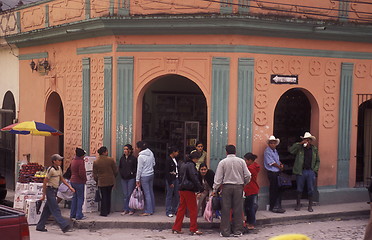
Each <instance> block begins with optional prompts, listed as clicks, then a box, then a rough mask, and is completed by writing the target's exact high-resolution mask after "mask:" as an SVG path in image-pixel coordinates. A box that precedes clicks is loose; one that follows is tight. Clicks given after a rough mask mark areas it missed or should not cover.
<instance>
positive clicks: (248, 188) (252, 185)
mask: <svg viewBox="0 0 372 240" xmlns="http://www.w3.org/2000/svg"><path fill="white" fill-rule="evenodd" d="M248 170H249V171H250V172H251V174H252V176H251V181H250V182H249V183H248V184H247V185H245V186H244V193H245V196H249V195H253V194H258V192H259V190H260V186H258V183H257V175H258V172H259V171H260V165H258V164H257V163H256V162H253V163H252V164H251V165H250V166H248Z"/></svg>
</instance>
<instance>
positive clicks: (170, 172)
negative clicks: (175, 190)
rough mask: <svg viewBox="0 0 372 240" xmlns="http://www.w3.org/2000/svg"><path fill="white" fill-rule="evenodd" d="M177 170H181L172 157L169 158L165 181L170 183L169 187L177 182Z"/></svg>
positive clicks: (166, 164)
mask: <svg viewBox="0 0 372 240" xmlns="http://www.w3.org/2000/svg"><path fill="white" fill-rule="evenodd" d="M176 168H178V169H179V167H178V166H176V164H175V163H174V161H173V159H172V158H171V157H170V156H167V158H166V160H165V179H166V180H167V181H168V184H169V185H171V184H172V183H173V181H174V180H176V174H175V173H176Z"/></svg>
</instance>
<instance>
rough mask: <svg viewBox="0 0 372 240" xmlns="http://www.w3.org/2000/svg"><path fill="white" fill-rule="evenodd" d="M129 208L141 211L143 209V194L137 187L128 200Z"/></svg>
mask: <svg viewBox="0 0 372 240" xmlns="http://www.w3.org/2000/svg"><path fill="white" fill-rule="evenodd" d="M129 207H130V208H132V209H137V210H141V209H143V208H144V207H145V199H144V197H143V192H142V190H141V189H140V188H139V187H136V188H135V189H134V190H133V192H132V195H131V196H130V199H129Z"/></svg>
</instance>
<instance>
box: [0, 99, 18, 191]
mask: <svg viewBox="0 0 372 240" xmlns="http://www.w3.org/2000/svg"><path fill="white" fill-rule="evenodd" d="M15 112H16V108H15V101H14V96H13V94H12V93H11V92H7V93H6V94H5V97H4V100H3V106H2V108H1V109H0V126H1V128H2V127H5V126H8V125H10V124H13V123H14V120H15ZM15 164H16V161H15V135H14V134H11V133H8V132H0V173H1V175H3V176H5V179H6V186H7V188H8V189H14V187H15Z"/></svg>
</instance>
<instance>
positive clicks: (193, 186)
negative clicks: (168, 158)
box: [172, 152, 204, 235]
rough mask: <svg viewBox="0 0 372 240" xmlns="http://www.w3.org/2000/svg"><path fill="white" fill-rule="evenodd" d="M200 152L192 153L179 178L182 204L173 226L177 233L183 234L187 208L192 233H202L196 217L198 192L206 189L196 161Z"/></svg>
mask: <svg viewBox="0 0 372 240" xmlns="http://www.w3.org/2000/svg"><path fill="white" fill-rule="evenodd" d="M199 157H200V154H199V153H197V152H193V153H191V154H190V159H189V160H188V161H187V162H185V163H184V164H182V165H181V167H180V171H179V176H178V179H179V181H180V186H179V193H180V205H179V206H178V211H177V216H176V221H175V222H174V225H173V227H172V232H173V233H175V234H182V233H183V232H182V230H181V228H182V221H183V218H184V217H185V213H186V208H187V209H188V210H189V212H190V234H191V235H202V234H203V233H202V232H200V231H198V224H197V222H196V219H197V217H198V207H197V204H196V194H197V193H201V192H203V191H204V189H203V186H202V185H201V183H200V181H199V179H198V172H197V171H196V167H195V166H196V162H197V161H198V159H199Z"/></svg>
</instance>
